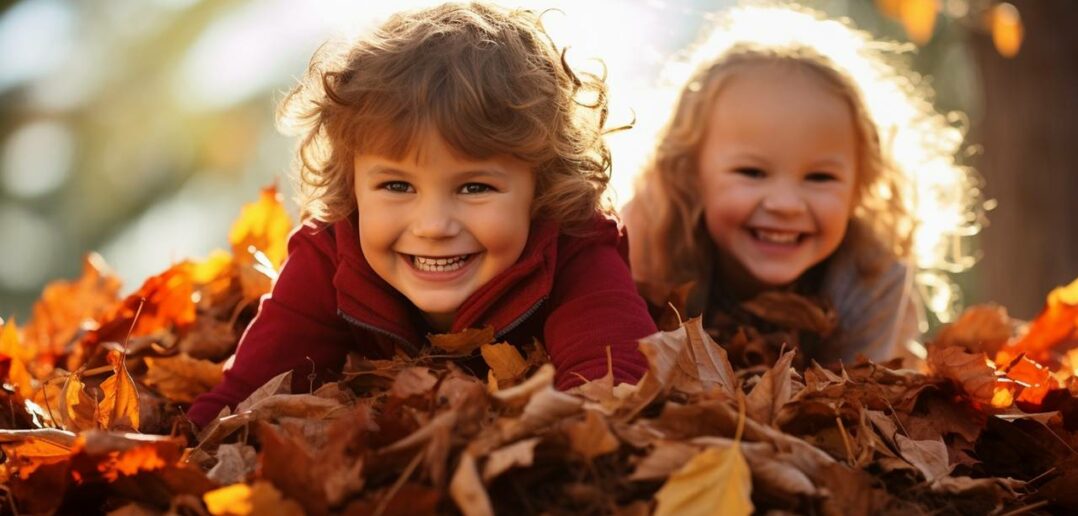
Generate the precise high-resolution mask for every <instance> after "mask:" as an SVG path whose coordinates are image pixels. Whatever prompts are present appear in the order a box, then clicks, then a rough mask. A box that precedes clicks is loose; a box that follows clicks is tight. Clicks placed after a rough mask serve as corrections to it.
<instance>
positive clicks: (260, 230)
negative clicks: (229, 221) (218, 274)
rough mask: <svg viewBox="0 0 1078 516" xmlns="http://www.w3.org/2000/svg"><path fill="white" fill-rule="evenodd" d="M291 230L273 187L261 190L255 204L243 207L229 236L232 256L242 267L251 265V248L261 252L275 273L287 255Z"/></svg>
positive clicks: (252, 263) (252, 260) (253, 260)
mask: <svg viewBox="0 0 1078 516" xmlns="http://www.w3.org/2000/svg"><path fill="white" fill-rule="evenodd" d="M291 231H292V217H290V216H289V215H288V212H287V211H285V209H284V206H283V205H282V204H281V196H280V194H278V193H277V187H276V186H269V187H266V188H263V189H262V195H261V196H260V197H259V198H258V200H257V201H255V202H253V203H250V204H248V205H246V206H244V207H243V211H241V212H240V217H239V219H237V220H236V222H235V223H234V224H233V225H232V230H231V231H230V232H229V233H228V241H229V242H230V243H231V244H232V254H233V256H234V257H235V259H236V261H237V262H239V263H241V264H244V265H254V264H255V262H256V260H255V258H254V256H253V255H252V252H251V249H252V248H253V249H254V250H257V251H261V252H262V253H263V254H265V255H266V258H268V259H269V261H270V263H271V264H272V265H273V267H274V268H275V269H277V270H280V268H281V264H283V263H284V259H285V256H287V255H288V234H289V233H290V232H291Z"/></svg>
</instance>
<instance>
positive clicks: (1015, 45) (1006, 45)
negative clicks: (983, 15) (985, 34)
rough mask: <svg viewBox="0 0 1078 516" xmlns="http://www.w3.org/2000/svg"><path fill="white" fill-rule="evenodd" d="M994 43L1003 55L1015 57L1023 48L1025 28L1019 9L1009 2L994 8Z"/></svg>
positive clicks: (992, 17) (992, 15)
mask: <svg viewBox="0 0 1078 516" xmlns="http://www.w3.org/2000/svg"><path fill="white" fill-rule="evenodd" d="M991 19H992V43H993V44H994V45H995V46H996V51H997V52H999V55H1001V56H1003V57H1014V56H1016V55H1018V50H1019V49H1020V48H1022V38H1023V37H1024V36H1025V29H1024V28H1023V27H1022V18H1021V16H1019V15H1018V9H1016V8H1015V7H1014V6H1013V5H1011V4H1009V3H1006V2H1004V3H1001V4H999V5H997V6H995V7H993V8H992V14H991Z"/></svg>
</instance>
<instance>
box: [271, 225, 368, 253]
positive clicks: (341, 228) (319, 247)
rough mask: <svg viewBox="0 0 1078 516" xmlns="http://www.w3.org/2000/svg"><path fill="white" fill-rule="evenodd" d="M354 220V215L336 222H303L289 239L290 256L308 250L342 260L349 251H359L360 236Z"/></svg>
mask: <svg viewBox="0 0 1078 516" xmlns="http://www.w3.org/2000/svg"><path fill="white" fill-rule="evenodd" d="M354 218H355V216H354V215H353V216H352V217H346V218H344V219H342V220H339V221H336V222H325V221H321V220H314V219H311V220H306V221H304V222H302V223H301V224H299V225H298V226H296V227H295V228H294V229H293V230H292V234H291V235H290V236H289V238H288V253H289V255H290V256H291V255H293V254H295V253H296V252H297V251H299V252H302V250H307V251H309V252H315V253H318V254H322V255H326V256H328V257H330V258H332V259H334V260H340V259H343V258H344V257H345V255H347V254H349V253H348V251H349V250H357V251H358V249H359V234H358V233H357V232H356V230H355V227H356V224H355V221H354Z"/></svg>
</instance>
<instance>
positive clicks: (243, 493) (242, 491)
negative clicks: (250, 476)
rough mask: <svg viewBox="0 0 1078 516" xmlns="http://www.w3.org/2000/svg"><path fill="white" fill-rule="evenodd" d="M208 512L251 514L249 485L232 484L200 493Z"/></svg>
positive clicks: (252, 505) (252, 507)
mask: <svg viewBox="0 0 1078 516" xmlns="http://www.w3.org/2000/svg"><path fill="white" fill-rule="evenodd" d="M202 501H204V502H206V510H208V511H209V512H210V514H215V515H217V514H251V511H252V510H253V509H254V504H252V503H251V486H248V485H247V484H232V485H230V486H225V487H222V488H220V489H214V490H213V491H208V492H207V493H206V494H203V495H202Z"/></svg>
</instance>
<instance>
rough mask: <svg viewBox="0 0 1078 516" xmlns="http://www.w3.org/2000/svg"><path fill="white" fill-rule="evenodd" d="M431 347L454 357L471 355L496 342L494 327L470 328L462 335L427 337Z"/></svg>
mask: <svg viewBox="0 0 1078 516" xmlns="http://www.w3.org/2000/svg"><path fill="white" fill-rule="evenodd" d="M427 340H429V341H430V343H431V345H432V346H434V347H436V348H438V349H441V350H443V351H445V352H446V353H451V354H454V355H470V354H471V353H472V352H473V351H475V350H476V349H478V348H479V346H481V345H483V344H489V343H490V341H492V340H494V327H493V326H487V327H484V328H468V329H466V330H464V331H462V332H460V333H440V334H435V335H427Z"/></svg>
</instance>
